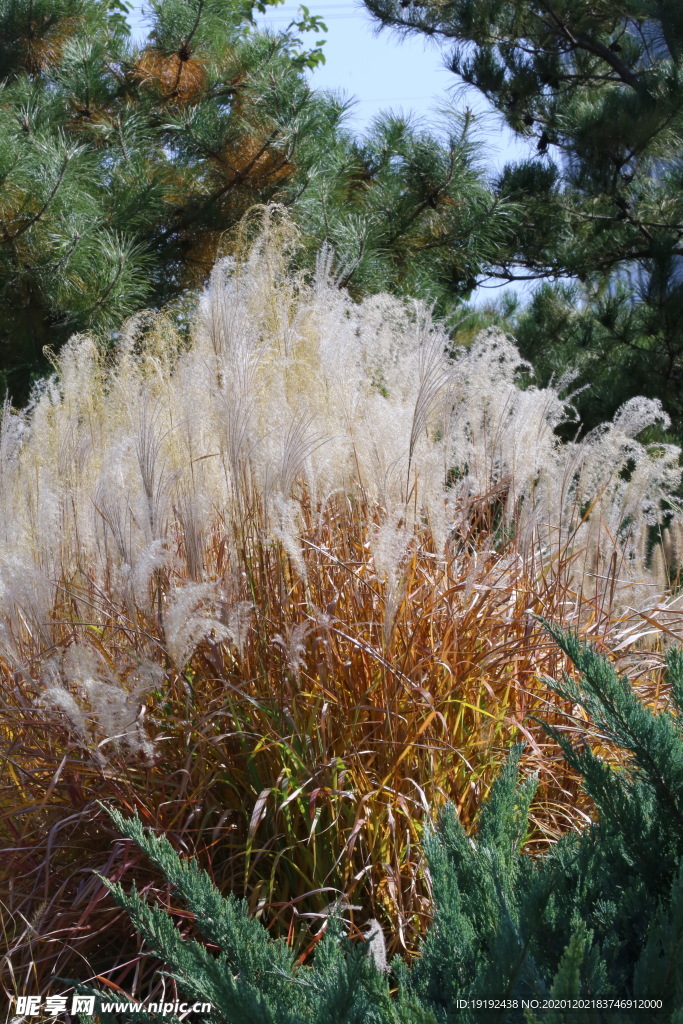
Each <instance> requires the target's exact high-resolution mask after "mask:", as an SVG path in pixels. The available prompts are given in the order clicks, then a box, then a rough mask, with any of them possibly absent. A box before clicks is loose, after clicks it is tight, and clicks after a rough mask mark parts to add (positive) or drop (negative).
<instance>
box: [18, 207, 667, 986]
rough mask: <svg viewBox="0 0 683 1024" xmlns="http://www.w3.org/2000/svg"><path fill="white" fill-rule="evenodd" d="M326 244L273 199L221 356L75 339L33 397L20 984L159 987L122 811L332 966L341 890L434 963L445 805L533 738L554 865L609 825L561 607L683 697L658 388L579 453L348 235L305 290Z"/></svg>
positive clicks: (22, 679) (244, 270)
mask: <svg viewBox="0 0 683 1024" xmlns="http://www.w3.org/2000/svg"><path fill="white" fill-rule="evenodd" d="M296 244H297V238H296V234H295V232H294V229H293V228H292V227H291V225H290V224H289V223H288V221H287V220H286V219H285V218H284V217H282V216H281V215H280V214H279V213H278V211H274V210H268V211H266V213H265V215H264V219H263V227H262V231H261V234H260V235H259V237H258V239H257V241H256V243H255V244H254V245H253V247H252V248H251V249H249V250H245V253H244V255H243V257H242V258H241V259H237V260H233V261H226V262H224V263H221V264H220V265H219V266H218V267H217V268H216V270H215V272H214V274H213V277H212V279H211V283H210V285H209V287H208V289H207V291H206V293H205V295H204V297H203V299H202V303H201V309H200V311H199V315H198V318H197V322H196V325H195V327H194V330H193V333H192V337H191V340H190V341H189V342H185V341H183V340H182V338H180V337H179V336H178V334H177V332H176V331H175V330H174V328H173V326H172V325H171V324H170V323H168V322H167V321H166V320H165V319H164V317H163V316H161V315H151V314H141V315H140V316H139V317H137V318H135V319H134V320H133V321H131V322H130V323H129V324H128V326H127V328H126V329H125V331H124V332H123V333H122V334H121V337H120V338H119V340H118V347H117V350H116V352H115V353H114V354H113V355H112V354H111V353H107V352H104V351H103V350H102V349H101V348H99V347H98V345H97V344H96V343H95V342H94V341H93V340H92V339H90V338H88V337H77V338H74V339H73V340H72V342H71V343H70V344H69V345H68V346H67V347H66V349H65V350H64V351H63V352H62V354H61V356H60V359H59V362H58V364H57V372H56V375H55V377H54V379H52V380H50V381H48V382H47V383H46V384H45V386H44V387H43V388H42V389H40V390H39V391H38V392H37V393H36V396H35V401H34V402H33V404H32V407H31V408H30V409H29V410H28V411H26V412H24V413H18V412H15V411H13V410H12V409H11V408H10V407H9V406H7V407H6V408H5V411H4V416H3V422H2V432H1V433H0V505H1V506H2V507H1V508H0V672H1V681H2V682H1V689H0V695H1V705H0V727H1V728H2V731H3V738H4V755H3V780H2V794H1V801H2V802H1V805H0V806H1V807H2V819H1V821H2V825H1V828H2V832H3V838H4V846H5V849H6V854H7V855H6V857H5V858H4V860H3V865H4V866H3V867H2V868H0V871H1V872H3V874H2V876H0V882H1V885H0V889H1V891H2V892H4V893H7V896H8V899H7V905H6V907H5V908H4V909H5V913H4V917H3V920H4V922H5V923H4V924H3V927H4V929H5V932H6V941H7V948H8V950H9V952H8V953H7V954H6V955H5V958H4V961H3V966H4V970H5V984H6V985H7V986H8V987H10V988H11V986H12V985H13V984H16V979H17V978H19V977H21V978H22V983H23V981H25V980H26V978H27V977H28V976H31V977H33V978H34V979H35V981H36V984H38V985H40V986H42V987H45V986H46V985H47V984H48V983H49V977H50V975H51V974H53V975H54V974H62V975H64V974H68V973H69V972H71V974H72V976H73V975H74V972H76V973H77V975H78V976H79V977H83V978H84V971H85V973H86V974H88V976H90V975H91V974H92V975H95V974H99V973H101V972H104V971H112V970H113V969H114V968H115V967H116V970H117V973H116V978H117V983H119V984H126V985H128V986H129V988H130V989H131V991H132V990H133V989H135V988H136V986H139V984H140V972H141V966H140V957H139V955H138V953H137V947H136V945H135V941H134V939H133V937H131V936H130V935H129V933H128V931H126V927H127V926H126V924H125V922H123V921H122V920H121V919H119V918H114V917H113V912H112V910H111V907H110V906H109V904H108V902H107V900H106V898H105V895H106V894H105V891H104V889H103V887H102V885H101V883H100V882H99V881H98V880H97V878H96V877H95V876H94V875H93V874H92V869H96V870H97V871H99V872H100V873H102V874H104V875H106V876H107V877H110V878H114V879H118V878H120V877H122V875H124V874H125V873H126V872H133V871H134V872H135V874H136V877H137V878H138V884H139V886H140V887H141V888H142V887H145V886H147V887H150V888H155V887H158V884H159V882H158V879H156V878H155V877H154V876H153V875H151V874H149V873H148V869H147V868H146V867H144V866H143V865H141V864H140V862H139V860H138V855H137V854H135V853H134V852H133V851H132V850H131V849H130V848H129V846H128V845H127V844H126V843H123V842H121V841H114V839H115V837H114V834H113V833H112V831H111V829H110V827H109V825H108V823H107V820H103V816H102V814H101V813H100V812H99V810H98V807H97V803H96V800H97V799H98V798H103V797H105V798H107V797H108V798H110V799H112V800H113V801H114V802H116V803H117V804H118V805H119V806H121V807H124V808H126V809H128V810H132V809H136V808H137V810H138V812H139V814H140V816H141V818H142V820H143V822H144V823H145V824H146V825H149V826H151V827H153V828H155V829H157V830H163V831H165V832H166V833H167V834H168V835H169V836H170V838H171V839H172V841H174V842H175V844H176V845H177V846H178V847H179V848H181V849H184V850H185V851H196V852H198V853H199V854H200V855H201V857H202V860H203V863H204V864H206V865H207V866H209V867H210V870H211V872H212V874H213V877H214V878H215V880H216V881H217V883H218V884H219V886H221V887H223V888H225V889H231V890H233V891H235V892H237V893H239V894H244V895H245V896H246V898H247V899H248V901H249V904H250V906H251V908H252V910H253V912H254V913H255V914H258V915H260V916H261V917H262V918H263V919H264V920H265V921H266V922H267V923H269V924H270V925H271V926H272V928H273V930H276V931H279V932H281V933H284V934H287V935H288V936H289V938H290V940H291V941H293V942H298V943H299V944H300V948H301V955H302V956H304V955H306V952H307V949H308V948H310V943H311V942H314V941H315V935H316V934H317V933H318V931H319V923H320V921H321V920H323V919H324V917H325V915H326V914H327V913H329V910H330V907H331V906H332V905H339V904H338V901H340V900H341V901H343V904H344V905H346V906H347V907H349V908H350V909H348V914H349V915H350V916H351V917H352V918H353V917H354V915H355V920H356V922H357V924H358V925H359V926H362V925H363V923H364V922H366V921H367V920H368V919H377V920H379V921H380V923H381V924H382V926H383V927H384V928H385V930H386V934H387V937H388V941H389V948H390V951H391V952H393V951H396V950H403V951H408V952H410V951H411V950H413V949H414V948H415V946H416V943H417V937H418V935H419V934H420V932H421V931H422V930H423V928H424V925H425V922H426V920H427V918H428V916H429V913H430V904H429V879H428V877H427V876H426V875H425V871H424V866H423V863H422V859H421V857H420V855H419V854H418V845H417V844H418V841H419V839H420V837H421V834H422V827H423V824H424V822H425V820H426V819H427V816H428V815H429V813H430V809H433V808H435V807H438V806H439V805H440V804H442V803H443V802H444V801H445V800H446V799H451V800H453V801H454V803H455V804H456V806H457V809H458V812H459V814H460V816H461V818H462V819H463V821H465V822H469V821H470V820H471V819H472V817H473V815H474V812H475V811H476V809H477V807H478V805H479V803H480V801H481V799H482V797H483V796H484V795H485V793H486V792H487V790H488V787H489V785H490V781H491V779H492V778H493V776H494V775H495V772H496V770H497V768H498V766H499V764H500V763H501V761H502V760H503V759H504V757H505V752H506V750H507V748H508V747H509V744H510V742H511V740H512V739H514V738H519V737H520V736H521V737H522V738H524V739H525V740H526V741H527V744H528V745H527V754H526V759H527V762H528V764H529V766H531V767H535V768H536V769H537V770H538V771H539V773H540V779H541V783H540V786H539V790H538V794H537V797H536V801H535V804H534V808H533V813H532V822H533V826H534V830H535V831H534V832H533V833H532V834H530V836H529V839H530V843H531V847H530V848H533V847H534V845H535V846H536V847H537V848H538V847H540V846H542V845H543V844H544V843H547V842H551V841H552V840H553V838H554V837H555V836H557V835H558V834H559V832H561V831H562V830H563V829H565V828H567V827H572V826H573V825H576V824H577V823H580V821H581V820H582V818H584V817H585V811H586V808H585V806H584V805H583V803H582V799H581V798H580V797H579V795H578V789H577V782H576V779H575V778H574V777H572V775H571V774H568V772H567V769H566V767H564V766H563V763H562V762H561V759H560V758H559V756H558V750H557V748H556V747H555V746H553V745H552V744H551V743H550V741H549V740H548V739H547V738H546V737H544V734H543V733H541V732H540V731H539V730H537V729H536V727H535V726H534V724H533V721H532V720H531V718H530V717H529V716H530V715H532V714H534V713H537V712H539V711H541V710H542V711H543V715H544V717H545V718H546V719H547V718H548V717H550V718H551V720H552V721H554V722H556V723H557V724H558V725H559V726H561V727H562V728H568V729H580V728H582V727H583V725H582V722H581V720H580V717H572V716H571V712H572V709H571V708H568V707H566V706H564V705H563V704H562V703H561V702H560V701H559V700H558V699H557V698H555V697H553V695H552V694H550V693H549V692H548V691H547V689H545V687H544V685H543V683H542V682H541V681H540V677H542V676H544V675H548V676H554V675H555V673H556V670H557V668H558V665H557V664H556V662H557V659H558V653H557V651H556V649H553V647H552V644H551V643H550V642H549V641H548V640H547V639H546V638H545V635H544V634H543V633H542V631H541V629H540V627H538V626H537V625H536V620H535V619H534V618H533V616H534V615H539V616H543V617H545V618H546V619H553V620H554V621H558V622H562V623H563V624H565V625H575V626H581V628H582V629H583V630H584V632H586V633H588V634H590V635H591V636H592V637H593V638H594V639H595V640H596V641H597V642H599V643H602V644H603V645H607V646H608V647H610V648H612V649H615V650H617V651H618V653H619V654H620V656H621V657H623V658H626V659H628V658H629V656H631V652H632V651H633V650H634V649H635V647H636V646H638V645H639V646H640V647H641V648H642V647H643V644H645V646H646V647H649V653H648V654H647V656H646V657H644V658H643V657H642V656H641V657H640V659H639V663H638V664H639V673H640V674H639V677H638V678H639V679H640V684H639V685H640V686H641V689H642V691H643V694H644V695H645V697H646V698H647V699H648V700H649V701H650V702H657V701H658V700H660V699H663V697H664V695H663V694H660V692H659V689H658V683H657V680H658V675H657V672H656V671H655V674H654V675H652V674H651V673H650V670H651V669H653V668H654V669H655V670H656V669H657V666H658V664H659V660H658V659H659V655H658V652H657V642H658V638H659V637H661V636H662V635H663V634H666V633H667V632H670V633H674V634H678V633H679V632H680V629H679V626H678V622H679V615H680V612H679V610H678V604H677V602H676V601H675V600H674V599H673V598H672V597H671V594H670V591H669V588H668V578H669V576H670V575H671V573H672V572H673V571H675V565H676V562H677V557H678V556H677V554H676V551H677V548H676V543H677V538H678V537H679V534H680V533H681V529H682V528H681V526H680V520H679V518H678V512H677V507H676V504H675V501H674V497H673V495H674V493H675V491H676V488H677V486H678V483H679V478H680V471H679V468H678V467H679V464H678V455H679V453H678V450H677V449H675V448H673V447H672V446H665V445H643V444H641V443H639V442H638V440H637V439H636V435H637V434H638V433H640V432H641V431H642V430H643V429H645V428H646V427H647V426H649V425H652V424H653V423H655V422H657V421H660V422H661V421H663V420H664V419H665V417H664V414H663V412H662V410H661V408H660V407H659V406H658V405H657V403H655V402H652V401H648V400H645V399H638V400H635V401H632V402H630V403H628V404H627V406H625V407H624V408H623V409H622V410H620V412H619V413H618V414H617V416H616V417H615V420H614V422H613V423H611V424H606V425H605V426H604V427H603V428H601V429H600V430H599V431H595V432H593V433H592V434H589V435H588V436H587V437H584V438H583V439H581V440H576V441H575V442H573V443H569V444H560V443H559V441H558V439H557V434H556V428H557V427H558V426H559V425H560V424H561V423H565V424H566V422H567V420H568V419H571V418H572V416H573V411H572V407H571V401H570V399H567V398H566V397H563V395H562V393H561V391H560V390H559V389H553V388H549V389H546V390H539V389H536V388H534V387H526V388H524V387H522V385H521V383H520V376H519V375H520V372H521V371H524V370H525V369H528V368H526V367H525V366H524V364H523V362H522V361H521V359H520V358H519V355H518V353H517V351H516V349H515V347H514V344H513V341H512V340H511V339H510V338H509V337H507V336H504V335H502V334H500V333H497V332H487V333H485V334H483V335H481V336H479V337H478V338H477V339H476V340H475V342H474V344H473V345H472V346H471V347H470V348H468V349H467V350H455V351H453V349H452V343H451V341H450V339H449V337H448V335H447V333H446V332H445V331H444V329H443V327H442V326H440V325H438V324H435V323H434V322H433V321H432V319H431V317H430V315H429V311H428V310H427V309H425V308H424V307H423V306H421V305H420V304H419V303H410V302H401V301H399V300H398V299H395V298H391V297H389V296H386V295H379V296H375V297H373V298H370V299H366V300H365V301H364V302H362V303H360V304H355V303H353V302H352V301H351V300H350V299H349V297H348V295H347V294H346V293H345V292H344V290H343V289H340V288H339V287H338V286H337V284H336V283H335V278H334V274H333V272H332V270H331V261H330V258H329V254H327V253H323V254H322V256H321V259H320V262H319V266H318V273H317V275H316V276H315V278H314V279H313V280H312V281H307V280H304V279H303V278H301V277H296V276H293V275H292V274H290V273H289V272H288V255H289V253H290V252H291V249H292V247H293V246H296ZM577 428H578V425H577ZM577 436H578V435H577ZM658 538H661V542H660V541H658ZM653 542H654V543H655V548H654V552H655V553H654V555H653V554H652V550H653V547H652V546H653ZM648 673H650V674H648ZM575 710H576V709H575ZM593 739H594V742H596V743H600V738H599V737H594V738H593ZM354 907H355V908H361V909H360V910H354V909H353V908H354ZM84 980H85V978H84Z"/></svg>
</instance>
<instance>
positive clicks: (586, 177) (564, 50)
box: [366, 0, 683, 435]
mask: <svg viewBox="0 0 683 1024" xmlns="http://www.w3.org/2000/svg"><path fill="white" fill-rule="evenodd" d="M366 6H367V7H368V8H369V10H370V11H371V12H372V13H373V14H374V15H375V16H376V17H377V18H378V19H379V21H380V22H381V23H382V24H383V25H387V26H391V27H393V28H395V29H397V30H398V31H400V32H402V33H410V32H417V33H424V34H427V35H429V36H433V37H434V38H436V39H439V40H441V41H443V42H444V43H445V44H446V46H447V50H448V54H449V55H448V61H449V64H450V67H451V68H452V70H453V71H454V72H456V73H457V74H458V75H460V76H461V77H462V79H463V80H464V81H465V82H467V83H470V84H471V85H472V86H474V87H475V88H476V89H478V90H479V91H480V92H481V93H482V95H483V96H485V97H486V99H487V100H488V101H489V102H490V103H491V104H492V106H493V107H494V108H495V109H496V110H497V111H498V112H499V114H500V115H501V116H502V117H503V118H504V120H505V122H506V123H507V125H508V126H509V127H510V128H511V129H512V130H513V131H514V132H515V133H516V134H517V136H518V137H519V138H520V139H524V140H526V141H527V143H528V144H529V156H528V158H527V159H524V160H521V161H517V162H516V163H514V164H510V165H509V166H508V167H506V168H505V171H504V172H503V174H502V175H501V177H500V180H499V182H498V187H499V189H500V194H501V196H505V197H506V198H508V199H512V200H515V201H516V202H518V203H519V204H520V205H521V207H522V208H523V210H524V214H523V216H522V217H521V218H520V220H519V222H518V224H517V226H516V230H515V241H514V245H513V246H512V247H511V248H509V249H507V250H503V251H502V252H501V258H500V265H499V267H498V270H497V272H498V273H499V274H500V275H501V277H503V278H505V277H509V278H521V279H530V280H533V279H542V280H547V279H550V280H554V279H556V278H558V277H563V276H568V277H571V278H574V279H575V280H576V281H577V287H575V288H574V290H573V292H572V295H571V299H570V300H569V301H567V297H566V294H565V293H563V291H562V289H560V291H559V294H558V296H557V300H556V301H549V300H548V299H547V298H545V299H544V300H542V301H540V302H539V303H538V304H536V305H535V306H534V307H533V308H532V309H531V311H530V313H529V315H528V316H527V317H525V318H524V322H523V333H524V334H525V339H524V343H523V344H522V349H523V352H524V355H525V356H527V357H528V358H529V357H531V358H532V359H533V361H534V362H536V361H538V363H539V365H540V366H541V367H542V369H543V370H544V371H547V370H549V368H550V367H549V365H548V363H549V355H548V349H551V350H552V352H551V355H550V358H551V359H555V360H558V359H559V360H560V361H561V362H563V363H564V366H563V369H566V368H567V366H568V365H569V366H572V365H573V363H575V362H578V363H579V364H580V369H581V371H582V376H581V378H580V383H593V381H595V378H596V376H597V377H598V378H599V382H598V387H597V388H596V389H595V390H592V391H589V392H587V393H586V394H585V395H584V396H583V397H582V400H581V406H582V417H583V419H584V422H587V423H588V424H590V425H595V424H597V423H598V422H600V420H601V418H602V417H604V415H605V414H607V415H611V414H612V413H613V412H614V409H615V408H616V407H617V406H618V405H619V403H620V402H621V401H623V396H624V392H627V393H628V395H629V396H631V395H633V394H635V392H636V391H638V393H640V394H647V395H648V396H650V397H660V398H662V399H663V400H664V401H665V405H666V406H667V410H668V411H669V413H670V414H671V415H672V418H673V419H674V425H675V429H676V431H677V433H678V434H679V435H680V433H681V431H682V430H683V410H682V409H681V406H680V398H679V394H678V393H679V391H680V380H681V373H682V372H683V333H682V331H683V328H682V326H681V324H682V323H683V319H682V318H681V309H682V306H683V276H682V274H683V244H682V239H683V179H682V177H681V162H680V151H681V133H682V131H683V15H682V14H681V10H682V9H681V5H680V3H679V2H678V0H662V2H659V3H648V2H642V0H622V2H619V3H611V2H598V3H585V2H582V0H549V2H543V3H536V2H533V0H445V2H443V3H442V2H439V3H436V2H433V0H366ZM577 308H578V311H579V313H580V316H579V317H578V319H580V325H579V327H578V331H577V324H576V322H575V321H576V320H577V316H576V312H577ZM568 320H570V321H571V323H569V324H568V323H567V321H568ZM577 333H578V334H579V335H580V337H578V338H577ZM582 341H583V342H584V343H586V345H587V350H586V348H585V347H584V346H583V345H582Z"/></svg>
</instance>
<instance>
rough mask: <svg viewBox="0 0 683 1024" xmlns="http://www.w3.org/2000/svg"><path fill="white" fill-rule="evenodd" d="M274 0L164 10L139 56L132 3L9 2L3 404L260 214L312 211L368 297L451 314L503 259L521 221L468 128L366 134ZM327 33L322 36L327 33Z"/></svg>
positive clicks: (310, 234)
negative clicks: (268, 11)
mask: <svg viewBox="0 0 683 1024" xmlns="http://www.w3.org/2000/svg"><path fill="white" fill-rule="evenodd" d="M259 9H260V10H264V9H265V4H264V3H262V2H261V0H151V3H150V5H149V8H148V10H147V15H148V20H149V24H150V31H149V35H148V37H147V39H146V40H144V41H143V43H142V44H141V45H133V44H132V42H131V39H130V35H129V32H128V29H127V26H126V22H125V19H124V17H123V15H122V13H121V4H120V3H119V2H115V3H114V4H113V6H111V5H107V4H106V3H105V2H103V0H0V40H1V41H2V42H1V44H0V78H1V79H2V89H1V90H0V314H1V316H0V397H1V392H2V391H3V390H7V391H9V393H10V394H11V396H12V398H13V399H14V400H15V401H22V400H23V399H25V398H26V396H27V394H28V388H29V385H30V381H31V379H33V378H35V376H36V375H41V374H43V373H45V371H46V369H47V368H48V364H47V362H46V361H45V358H44V355H43V351H44V348H45V347H46V346H50V347H53V348H56V347H58V346H59V345H60V344H61V343H62V342H63V341H64V340H65V339H66V338H68V337H69V336H70V335H71V334H72V333H73V332H74V331H79V330H84V329H94V330H96V331H99V332H100V333H102V334H103V335H104V336H106V334H107V332H111V331H112V330H115V329H116V328H117V327H118V326H119V325H120V323H121V322H122V320H123V319H124V318H125V317H126V316H128V315H130V314H131V313H133V312H135V311H136V310H138V309H140V308H143V307H145V306H153V307H155V308H159V307H160V306H162V305H164V304H165V303H168V302H169V301H180V298H179V297H181V296H184V295H185V296H186V295H189V296H191V295H192V294H193V291H194V292H196V290H197V288H198V287H199V286H201V284H202V283H203V282H204V280H205V279H206V277H207V275H208V272H209V271H210V269H211V267H212V265H213V263H214V262H215V260H216V259H217V258H218V257H220V256H221V255H223V254H225V253H228V252H230V251H232V250H233V248H234V244H235V234H236V230H235V229H236V226H237V225H238V224H239V222H240V220H241V218H242V217H243V215H244V214H245V212H246V211H247V210H249V209H250V208H251V207H253V206H254V205H255V204H261V203H264V202H278V203H281V204H283V205H285V206H287V207H290V208H292V209H293V211H294V212H295V215H296V217H297V219H298V223H299V225H300V228H301V230H302V233H303V238H304V242H305V245H304V253H305V259H307V260H309V261H310V260H312V259H313V258H314V254H315V253H316V252H317V250H318V249H319V247H320V245H321V244H322V243H324V242H326V241H327V242H329V243H330V244H331V245H332V247H333V248H334V250H335V253H336V266H337V273H338V274H339V277H340V280H342V281H343V282H344V283H346V284H347V285H348V286H349V287H350V288H351V289H352V291H354V292H355V294H360V293H362V292H364V291H366V290H368V289H370V290H382V289H388V290H392V291H395V292H399V293H403V294H411V293H419V294H423V295H426V296H429V297H431V298H433V299H434V300H436V301H438V302H439V303H440V308H441V309H442V310H443V311H446V310H447V309H449V308H450V307H451V306H452V305H453V304H454V303H456V302H457V301H458V300H459V296H461V295H462V294H464V293H467V291H468V290H469V289H471V288H472V286H473V284H474V282H475V280H476V278H477V275H478V274H479V273H480V272H481V270H482V268H483V267H484V266H486V265H487V264H488V262H490V260H491V259H493V258H495V256H496V252H497V247H498V246H499V245H500V244H501V239H502V238H503V236H504V235H505V232H506V230H507V219H508V213H509V211H508V208H507V207H506V205H505V203H503V202H501V200H500V199H499V198H498V197H496V196H495V195H494V194H493V192H492V190H491V189H490V187H489V186H488V185H487V183H486V182H485V180H484V177H483V175H482V173H481V172H480V171H478V170H477V169H476V161H475V153H474V152H473V145H472V142H471V124H470V122H469V120H468V119H467V118H465V119H463V121H462V122H461V123H460V122H459V123H457V124H455V125H454V126H452V131H451V133H450V135H449V136H448V137H447V138H446V139H445V141H440V140H439V141H437V140H436V139H435V138H433V137H431V136H430V135H428V134H426V133H425V132H424V131H421V130H420V129H419V127H417V126H415V125H411V124H410V123H408V122H406V121H405V120H404V119H401V118H391V117H387V118H383V119H380V120H379V121H378V122H377V123H376V124H375V125H374V127H373V128H372V129H371V131H370V132H369V133H368V135H367V137H366V138H364V139H360V140H357V139H355V138H354V137H353V136H352V135H351V134H350V133H348V132H347V131H346V130H345V129H344V126H343V118H344V113H345V104H344V103H343V102H342V101H340V100H339V99H338V98H335V97H333V96H329V95H325V94H321V93H317V92H315V91H313V90H312V89H311V88H310V86H309V84H308V80H307V77H306V74H305V70H306V68H311V67H314V66H315V64H316V63H317V62H318V61H319V60H320V59H321V49H320V47H319V46H315V45H314V46H313V48H312V49H308V50H307V49H305V48H304V44H303V41H302V38H303V34H304V33H305V32H306V31H307V30H311V29H315V30H319V29H320V27H321V26H320V23H319V19H317V18H316V17H315V16H311V15H308V14H306V13H303V12H302V15H301V19H300V20H299V21H296V22H294V23H292V25H290V27H289V29H288V30H287V31H285V32H283V33H280V34H277V35H275V34H272V33H269V32H262V31H257V29H256V27H255V25H254V14H255V12H256V11H257V10H259ZM309 38H310V37H309Z"/></svg>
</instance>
